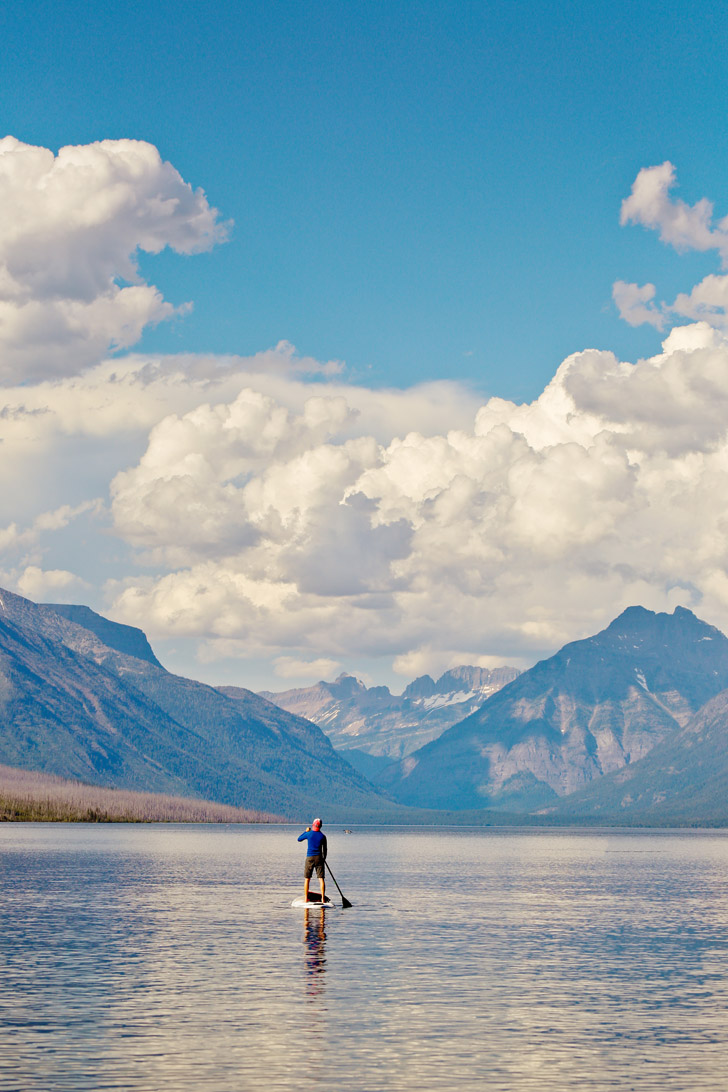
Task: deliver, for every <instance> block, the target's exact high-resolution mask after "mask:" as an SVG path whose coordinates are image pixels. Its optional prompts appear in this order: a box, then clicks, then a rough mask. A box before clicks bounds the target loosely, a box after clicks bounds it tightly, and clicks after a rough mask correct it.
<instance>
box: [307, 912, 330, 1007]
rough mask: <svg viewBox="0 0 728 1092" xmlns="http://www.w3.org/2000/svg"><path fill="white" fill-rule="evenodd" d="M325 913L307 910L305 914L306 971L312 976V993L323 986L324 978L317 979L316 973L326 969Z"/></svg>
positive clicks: (321, 972) (318, 973)
mask: <svg viewBox="0 0 728 1092" xmlns="http://www.w3.org/2000/svg"><path fill="white" fill-rule="evenodd" d="M325 917H326V915H325V914H311V913H310V912H309V911H308V910H306V912H305V914H304V915H303V943H304V944H305V945H306V973H307V974H308V975H310V976H311V978H312V979H313V981H312V982H311V988H310V991H309V992H311V993H317V992H318V991H319V990H320V989H321V988H322V986H323V979H319V981H318V982H316V981H315V979H314V977H313V976H314V975H320V974H323V973H324V971H325V970H326V932H325V930H324V918H325Z"/></svg>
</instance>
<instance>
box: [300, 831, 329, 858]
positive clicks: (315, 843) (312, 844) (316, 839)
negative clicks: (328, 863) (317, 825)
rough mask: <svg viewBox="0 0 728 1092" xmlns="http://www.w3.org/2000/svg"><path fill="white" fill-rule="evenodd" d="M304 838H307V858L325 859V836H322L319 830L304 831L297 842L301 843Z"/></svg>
mask: <svg viewBox="0 0 728 1092" xmlns="http://www.w3.org/2000/svg"><path fill="white" fill-rule="evenodd" d="M304 838H308V852H307V853H306V856H307V857H319V856H321V857H323V858H324V860H325V859H326V835H325V834H322V833H321V831H320V830H304V832H303V834H299V836H298V841H299V842H302V841H303V839H304Z"/></svg>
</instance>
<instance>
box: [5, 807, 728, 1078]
mask: <svg viewBox="0 0 728 1092" xmlns="http://www.w3.org/2000/svg"><path fill="white" fill-rule="evenodd" d="M300 829H302V828H295V829H294V828H292V827H290V828H289V827H283V828H281V827H275V828H271V827H238V826H229V827H225V826H219V827H215V826H213V827H199V826H76V825H47V824H38V825H31V824H27V825H26V824H4V825H2V826H0V880H1V882H2V890H1V892H0V896H1V898H2V930H1V933H0V936H1V939H0V971H1V973H0V1023H1V1026H0V1088H2V1089H3V1090H5V1089H8V1090H13V1092H26V1090H27V1092H35V1090H38V1092H55V1090H56V1089H57V1090H66V1089H68V1090H74V1092H76V1090H82V1089H83V1090H89V1092H101V1090H106V1089H115V1090H123V1092H157V1090H167V1089H169V1090H175V1092H188V1090H189V1092H193V1090H194V1092H247V1090H248V1089H253V1088H260V1089H294V1088H296V1089H297V1088H300V1087H302V1086H304V1085H305V1086H313V1087H317V1088H320V1089H322V1090H327V1092H328V1090H332V1089H335V1090H337V1092H379V1090H382V1092H385V1090H387V1092H389V1090H395V1092H396V1090H400V1089H402V1090H404V1089H407V1090H410V1089H412V1090H424V1092H427V1090H429V1089H453V1090H455V1089H457V1090H460V1089H476V1088H477V1089H487V1090H488V1092H499V1090H502V1092H536V1090H538V1092H543V1090H551V1089H553V1090H559V1092H560V1090H572V1089H573V1090H577V1089H578V1090H579V1092H583V1090H585V1089H589V1090H594V1092H600V1090H602V1089H604V1090H606V1089H610V1090H612V1089H640V1090H645V1092H647V1090H651V1089H660V1090H661V1092H675V1090H678V1089H679V1090H684V1092H695V1090H713V1089H715V1090H718V1089H720V1090H721V1092H724V1090H725V1088H726V1087H728V834H725V833H722V832H719V833H693V832H690V833H675V832H670V833H644V832H624V831H621V832H608V831H600V832H594V831H589V832H586V833H579V832H573V831H569V832H551V831H549V832H533V831H529V832H514V831H505V830H504V831H493V830H490V831H482V830H480V831H471V830H457V831H456V830H452V829H450V830H438V831H432V830H411V829H408V830H393V829H391V828H389V829H384V828H369V829H362V828H357V829H355V831H354V833H353V834H351V835H345V834H344V833H343V832H342V831H341V828H340V827H339V828H328V829H327V828H326V827H325V828H324V829H326V830H327V834H328V836H329V860H330V862H331V865H332V867H333V869H334V872H335V874H336V877H337V879H338V881H339V884H340V885H341V888H342V890H343V891H344V894H345V895H346V896H347V898H348V899H349V900H350V901H351V902H352V903H354V907H353V909H351V910H345V911H342V910H340V909H337V910H331V911H326V912H325V914H323V915H322V913H321V911H308V912H307V911H305V910H301V909H299V910H296V909H292V908H291V906H290V902H291V900H292V899H293V898H295V897H296V895H298V894H299V890H300V887H301V883H302V881H300V879H299V876H300V874H301V872H302V864H303V856H304V852H305V851H304V848H303V846H302V845H297V844H296V836H297V835H298V833H299V831H300ZM313 883H314V889H316V881H315V880H314V881H313ZM329 890H330V893H331V894H332V895H334V896H336V892H335V889H334V888H333V885H331V884H330V885H329Z"/></svg>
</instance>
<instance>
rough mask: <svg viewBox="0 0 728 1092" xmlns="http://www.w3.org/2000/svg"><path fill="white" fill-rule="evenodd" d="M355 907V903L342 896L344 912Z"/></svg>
mask: <svg viewBox="0 0 728 1092" xmlns="http://www.w3.org/2000/svg"><path fill="white" fill-rule="evenodd" d="M353 905H354V903H353V902H349V900H348V899H345V898H344V896H343V895H342V896H341V909H342V910H348V909H349V908H350V907H351V906H353Z"/></svg>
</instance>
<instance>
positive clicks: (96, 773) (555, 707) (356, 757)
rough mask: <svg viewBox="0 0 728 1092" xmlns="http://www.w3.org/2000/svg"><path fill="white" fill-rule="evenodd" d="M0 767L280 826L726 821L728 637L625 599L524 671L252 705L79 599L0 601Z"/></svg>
mask: <svg viewBox="0 0 728 1092" xmlns="http://www.w3.org/2000/svg"><path fill="white" fill-rule="evenodd" d="M0 763H2V764H3V765H5V766H7V767H12V768H14V769H18V770H23V771H35V772H37V773H39V774H44V775H55V776H56V777H61V778H65V779H69V778H70V779H75V780H76V781H80V782H84V783H85V784H87V785H92V786H101V787H105V788H107V789H111V788H114V789H124V790H132V791H136V792H145V793H164V794H168V795H169V794H172V795H174V796H177V797H183V798H189V799H191V800H198V801H212V802H216V803H218V804H222V805H228V806H232V807H235V808H246V809H253V810H256V811H258V812H264V813H266V814H275V815H281V816H287V817H290V818H300V816H301V815H307V814H308V813H309V812H311V810H312V809H313V810H315V811H320V812H325V813H326V815H327V817H328V818H329V819H330V820H336V821H339V820H341V821H344V820H348V821H350V822H356V821H367V820H372V819H375V818H378V819H386V820H388V821H395V822H447V821H460V822H463V821H467V822H479V823H482V822H487V823H499V822H500V823H502V822H508V823H512V822H519V823H523V822H528V823H571V822H601V823H611V822H619V823H635V824H643V823H648V824H649V823H655V824H660V825H669V824H670V823H678V824H692V825H700V824H719V825H723V824H728V805H727V804H726V799H727V796H726V791H727V790H728V639H727V638H726V637H725V636H724V635H723V634H722V633H721V632H720V631H719V630H717V629H715V628H714V627H712V626H709V625H707V624H706V623H705V622H703V621H701V620H700V619H699V618H697V617H696V616H695V615H694V614H693V613H692V612H691V611H689V610H687V609H685V608H682V607H678V608H676V609H675V611H674V612H673V613H672V614H655V613H653V612H652V611H648V610H646V609H644V608H643V607H637V606H636V607H630V608H629V609H627V610H626V611H624V612H623V613H622V614H621V615H620V616H619V617H618V618H616V619H615V620H614V621H613V622H611V624H610V625H608V626H607V627H606V628H605V629H604V630H602V631H601V632H600V633H597V634H596V635H594V636H593V637H590V638H587V639H585V640H581V641H575V642H572V643H570V644H567V645H565V646H564V648H562V649H561V650H560V651H559V652H557V653H556V654H555V655H554V656H552V657H550V658H549V659H546V660H543V661H541V662H540V663H538V664H536V665H535V666H534V667H532V668H530V669H529V670H527V671H524V672H522V673H520V674H519V673H518V672H517V670H516V669H515V668H512V667H508V666H507V665H504V667H503V668H499V669H496V670H494V671H487V670H485V669H482V668H477V667H468V666H461V667H458V668H454V669H452V670H450V671H448V672H446V673H445V674H444V675H443V676H441V677H440V678H439V679H437V680H434V679H432V678H430V677H429V676H423V677H421V678H419V679H417V680H415V681H414V682H412V683H411V684H410V685H409V686H407V687H406V688H405V690H404V692H403V693H402V694H401V695H393V694H391V693H390V692H389V690H388V689H387V688H386V687H366V686H365V685H364V684H363V683H361V682H360V681H359V680H357V679H355V678H353V677H352V676H346V675H345V676H341V677H340V678H339V679H337V680H336V681H335V682H333V683H329V682H320V683H318V684H317V685H316V686H314V687H308V688H301V689H298V690H289V691H285V692H283V693H280V694H274V693H271V692H264V693H262V694H255V693H253V692H252V691H250V690H246V689H244V688H242V687H232V686H224V687H219V688H215V687H212V686H208V685H206V684H203V683H199V682H196V681H194V680H191V679H185V678H183V677H181V676H177V675H174V674H172V673H170V672H168V671H166V670H165V668H164V667H163V666H162V664H160V663H159V661H158V660H157V658H156V656H155V654H154V652H153V651H152V649H151V647H150V645H149V642H148V641H147V639H146V637H145V635H144V634H143V633H142V632H141V631H140V630H138V629H134V628H133V627H129V626H123V625H119V624H117V623H115V622H112V621H110V620H108V619H105V618H102V617H101V616H100V615H98V614H96V613H94V612H93V611H91V610H89V609H88V608H87V607H83V606H75V605H74V606H70V605H58V604H55V605H54V604H37V603H32V602H31V601H30V600H27V599H23V598H22V597H20V596H17V595H14V594H12V593H10V592H6V591H0Z"/></svg>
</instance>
